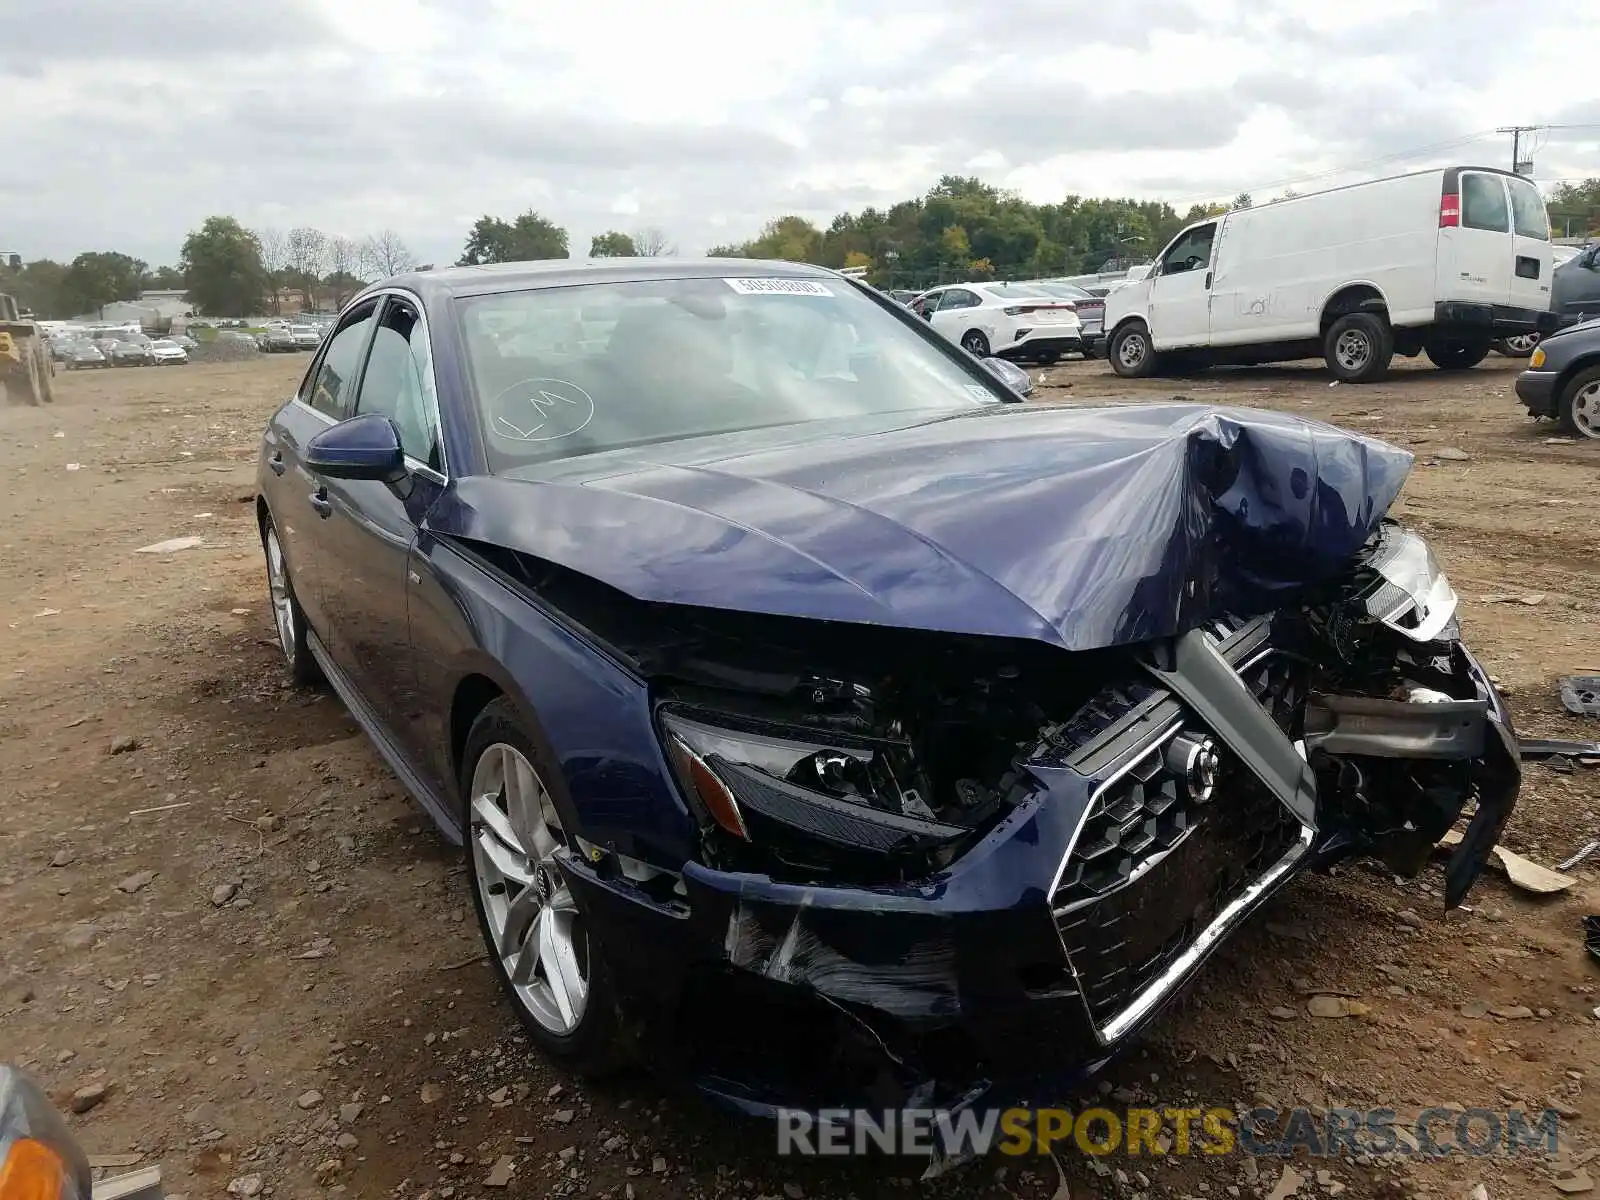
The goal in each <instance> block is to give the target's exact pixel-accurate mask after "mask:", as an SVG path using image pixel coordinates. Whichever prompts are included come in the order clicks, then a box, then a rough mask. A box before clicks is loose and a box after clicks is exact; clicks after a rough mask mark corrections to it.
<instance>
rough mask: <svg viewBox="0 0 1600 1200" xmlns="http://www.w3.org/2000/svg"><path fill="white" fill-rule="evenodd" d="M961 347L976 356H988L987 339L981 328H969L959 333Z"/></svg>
mask: <svg viewBox="0 0 1600 1200" xmlns="http://www.w3.org/2000/svg"><path fill="white" fill-rule="evenodd" d="M961 348H962V349H963V350H965V351H966V352H967V353H968V354H971V355H975V356H976V357H978V358H988V357H989V339H988V338H987V337H985V336H984V333H983V330H981V329H969V330H967V332H966V333H964V334H962V335H961Z"/></svg>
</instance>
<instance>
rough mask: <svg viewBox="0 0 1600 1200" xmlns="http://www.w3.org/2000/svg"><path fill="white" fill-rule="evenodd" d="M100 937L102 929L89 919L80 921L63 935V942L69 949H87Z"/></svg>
mask: <svg viewBox="0 0 1600 1200" xmlns="http://www.w3.org/2000/svg"><path fill="white" fill-rule="evenodd" d="M99 937H100V929H99V927H98V926H96V925H91V924H89V923H88V922H87V921H83V922H79V923H78V924H77V925H74V926H73V927H72V928H71V929H69V930H67V932H66V933H65V934H64V935H62V938H61V944H62V945H63V946H65V947H66V948H67V949H68V950H87V949H88V948H89V947H90V946H92V945H94V944H95V941H96V940H97V939H98V938H99Z"/></svg>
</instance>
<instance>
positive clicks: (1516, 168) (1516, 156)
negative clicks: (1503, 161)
mask: <svg viewBox="0 0 1600 1200" xmlns="http://www.w3.org/2000/svg"><path fill="white" fill-rule="evenodd" d="M1546 128H1548V126H1545V125H1502V126H1500V128H1499V129H1496V130H1495V132H1496V133H1509V134H1510V135H1511V173H1512V174H1513V175H1523V174H1527V175H1531V174H1533V163H1531V162H1527V163H1524V162H1523V161H1522V135H1523V134H1525V133H1534V132H1536V131H1537V130H1540V129H1546ZM1523 167H1527V168H1528V170H1527V171H1524V170H1523V169H1522V168H1523Z"/></svg>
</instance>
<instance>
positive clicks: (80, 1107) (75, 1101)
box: [68, 1082, 111, 1114]
mask: <svg viewBox="0 0 1600 1200" xmlns="http://www.w3.org/2000/svg"><path fill="white" fill-rule="evenodd" d="M110 1094H111V1085H110V1084H109V1083H104V1082H101V1083H86V1084H84V1085H83V1086H82V1087H81V1088H79V1089H78V1090H77V1091H75V1092H73V1093H72V1100H71V1102H70V1103H69V1105H68V1107H70V1108H71V1109H72V1111H73V1112H75V1113H79V1114H82V1113H86V1112H88V1111H89V1110H90V1109H91V1108H98V1107H99V1106H100V1105H101V1104H102V1103H104V1102H105V1098H106V1097H107V1096H109V1095H110Z"/></svg>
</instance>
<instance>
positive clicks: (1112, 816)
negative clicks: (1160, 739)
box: [1052, 743, 1301, 1026]
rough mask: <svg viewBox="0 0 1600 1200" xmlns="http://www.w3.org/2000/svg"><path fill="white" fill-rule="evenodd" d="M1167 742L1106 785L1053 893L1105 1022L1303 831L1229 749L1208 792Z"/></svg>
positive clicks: (1092, 1001) (1081, 975) (1077, 964)
mask: <svg viewBox="0 0 1600 1200" xmlns="http://www.w3.org/2000/svg"><path fill="white" fill-rule="evenodd" d="M1164 746H1165V743H1163V744H1162V745H1160V746H1157V747H1154V748H1153V749H1152V750H1151V751H1150V752H1149V753H1148V754H1146V755H1145V756H1144V757H1143V758H1141V759H1140V760H1139V761H1138V762H1137V763H1136V764H1135V768H1134V769H1133V770H1132V771H1130V772H1128V773H1127V774H1125V775H1123V776H1122V777H1120V778H1119V779H1117V780H1116V781H1115V782H1114V783H1113V784H1112V785H1111V786H1110V787H1107V788H1105V789H1104V790H1103V791H1102V792H1101V794H1100V795H1099V796H1098V797H1097V798H1096V800H1095V801H1094V805H1093V807H1092V809H1091V810H1090V813H1089V816H1088V818H1087V820H1086V821H1085V823H1084V826H1083V829H1082V832H1081V833H1080V834H1079V837H1078V839H1077V841H1076V842H1075V843H1074V845H1073V849H1072V853H1071V854H1069V855H1068V857H1067V863H1066V867H1065V870H1064V872H1063V874H1062V879H1061V883H1060V885H1059V886H1058V888H1057V890H1056V893H1055V895H1054V897H1053V898H1052V908H1053V909H1054V910H1055V913H1056V924H1057V928H1058V929H1059V930H1060V933H1061V939H1062V944H1063V945H1064V947H1065V948H1066V952H1067V958H1068V961H1069V962H1070V963H1071V964H1072V968H1073V970H1074V972H1075V973H1076V974H1077V976H1078V980H1079V983H1080V984H1081V986H1082V988H1083V994H1084V998H1085V1000H1086V1001H1087V1003H1088V1005H1089V1010H1090V1014H1091V1015H1092V1017H1093V1018H1094V1021H1095V1024H1096V1025H1098V1026H1104V1025H1105V1024H1106V1023H1108V1022H1109V1021H1111V1020H1112V1019H1113V1018H1115V1017H1116V1016H1117V1014H1118V1013H1120V1012H1122V1011H1123V1010H1124V1009H1125V1008H1127V1007H1128V1005H1130V1004H1131V1003H1132V1002H1133V1001H1134V1000H1135V998H1136V997H1138V995H1139V994H1140V993H1141V992H1142V991H1144V989H1145V988H1146V987H1148V986H1149V985H1150V984H1151V983H1152V982H1154V981H1155V980H1156V978H1157V977H1158V976H1159V975H1160V974H1161V973H1162V972H1163V971H1164V970H1165V969H1166V968H1167V967H1168V966H1170V965H1171V964H1172V963H1173V962H1174V961H1175V960H1176V959H1177V958H1178V956H1179V955H1181V954H1182V953H1183V952H1184V950H1185V949H1186V948H1187V947H1189V946H1190V945H1191V944H1193V942H1194V940H1195V939H1196V938H1197V937H1198V936H1199V935H1200V933H1201V932H1202V931H1203V930H1204V929H1205V928H1206V927H1207V926H1208V925H1210V924H1211V923H1212V922H1213V921H1214V920H1216V918H1217V915H1218V914H1219V913H1220V912H1221V911H1222V910H1223V909H1224V908H1225V907H1227V905H1228V904H1230V903H1232V902H1233V901H1234V900H1235V899H1237V898H1239V897H1240V896H1241V895H1242V894H1243V893H1244V892H1245V891H1246V889H1247V888H1248V887H1249V886H1250V885H1251V884H1252V883H1254V882H1255V881H1256V880H1258V879H1260V878H1261V877H1262V876H1263V875H1265V874H1267V872H1269V871H1270V870H1271V869H1272V868H1273V866H1274V865H1276V864H1277V863H1278V862H1279V861H1280V860H1281V859H1283V858H1284V856H1285V855H1287V854H1288V853H1289V851H1290V850H1291V849H1292V848H1293V847H1294V845H1295V844H1296V842H1297V841H1298V840H1299V838H1300V832H1301V830H1300V823H1299V822H1298V821H1297V820H1296V819H1295V817H1294V816H1293V814H1291V813H1290V812H1289V811H1288V810H1287V809H1286V808H1284V806H1283V805H1282V804H1281V803H1279V801H1278V800H1277V798H1276V797H1274V796H1273V795H1272V794H1271V793H1270V792H1269V791H1268V790H1267V789H1266V788H1265V787H1264V786H1263V785H1262V784H1261V783H1260V782H1259V781H1258V780H1257V779H1256V778H1255V777H1254V776H1253V775H1252V774H1251V773H1250V772H1249V771H1247V770H1246V769H1245V768H1244V767H1243V766H1242V765H1240V764H1239V763H1238V762H1237V760H1235V759H1234V758H1233V757H1232V755H1231V754H1229V753H1228V752H1227V751H1226V750H1224V751H1223V752H1222V771H1221V774H1220V776H1219V779H1218V783H1217V788H1216V791H1215V793H1214V795H1213V797H1212V798H1211V800H1210V801H1209V802H1207V803H1204V804H1201V803H1197V802H1195V801H1194V800H1192V799H1191V798H1189V796H1188V794H1187V789H1186V781H1185V780H1180V779H1178V778H1177V777H1176V776H1175V775H1174V774H1173V773H1172V772H1171V771H1169V770H1168V769H1167V767H1166V765H1165V763H1164V761H1163V756H1162V751H1163V749H1164Z"/></svg>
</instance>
